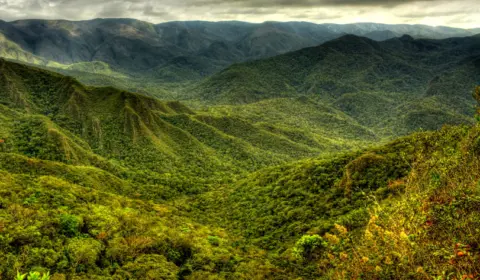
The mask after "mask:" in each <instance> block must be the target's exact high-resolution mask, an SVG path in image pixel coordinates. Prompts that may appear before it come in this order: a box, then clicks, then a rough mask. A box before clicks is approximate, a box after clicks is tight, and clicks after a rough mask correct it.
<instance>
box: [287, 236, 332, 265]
mask: <svg viewBox="0 0 480 280" xmlns="http://www.w3.org/2000/svg"><path fill="white" fill-rule="evenodd" d="M325 247H327V242H325V241H324V240H323V238H322V237H321V236H320V235H318V234H314V235H304V236H302V237H301V238H300V239H299V240H298V241H297V242H296V243H295V246H294V247H293V254H294V256H295V257H296V258H298V259H307V260H312V259H314V258H317V257H318V256H319V255H321V251H322V249H324V248H325Z"/></svg>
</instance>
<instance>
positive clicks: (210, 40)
mask: <svg viewBox="0 0 480 280" xmlns="http://www.w3.org/2000/svg"><path fill="white" fill-rule="evenodd" d="M478 32H480V31H479V30H478V29H477V30H466V29H458V28H450V27H431V26H425V25H387V24H375V23H357V24H345V25H340V24H314V23H308V22H264V23H260V24H254V23H246V22H236V21H230V22H202V21H187V22H166V23H161V24H152V23H148V22H143V21H139V20H134V19H94V20H88V21H65V20H20V21H13V22H4V21H0V34H1V35H0V55H1V56H3V57H7V58H11V59H16V60H20V61H23V62H30V63H34V64H37V65H44V66H49V67H54V68H58V69H63V70H70V71H81V72H87V73H95V74H108V75H110V76H111V74H112V73H115V74H116V76H117V77H120V76H122V75H129V76H133V77H139V76H141V77H143V78H145V77H148V78H149V79H153V80H158V81H162V82H172V81H173V82H178V81H186V80H198V79H200V78H202V77H204V76H207V75H210V74H212V73H215V72H217V71H219V70H221V69H223V68H225V67H227V66H229V65H231V64H232V63H238V62H242V61H248V60H255V59H261V58H267V57H271V56H275V55H279V54H283V53H286V52H290V51H296V50H299V49H302V48H306V47H312V46H316V45H319V44H321V43H324V42H326V41H329V40H332V39H335V38H338V37H341V36H343V35H345V34H354V35H358V36H364V37H368V38H371V39H374V40H387V39H391V38H393V37H398V36H402V35H403V34H408V35H410V36H412V37H414V38H431V39H444V38H449V37H466V36H471V35H474V34H476V33H478ZM98 62H101V63H105V64H102V65H101V66H102V67H101V68H100V69H98ZM79 63H80V65H77V64H79ZM85 63H96V66H95V65H94V66H92V65H85ZM94 80H98V78H97V79H94Z"/></svg>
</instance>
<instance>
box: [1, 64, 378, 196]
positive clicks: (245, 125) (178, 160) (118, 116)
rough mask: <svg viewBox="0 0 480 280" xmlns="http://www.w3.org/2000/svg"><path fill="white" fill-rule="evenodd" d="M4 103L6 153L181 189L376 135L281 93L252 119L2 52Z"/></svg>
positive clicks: (348, 146) (360, 143) (356, 143)
mask: <svg viewBox="0 0 480 280" xmlns="http://www.w3.org/2000/svg"><path fill="white" fill-rule="evenodd" d="M0 102H1V103H0V106H1V108H2V111H1V112H0V114H1V116H2V118H1V119H0V121H1V122H2V124H3V125H2V130H1V131H0V133H1V135H0V138H1V139H3V140H4V151H6V152H11V153H19V154H22V155H25V156H28V157H35V158H38V159H43V160H54V161H59V162H63V163H67V164H73V165H92V166H95V167H98V168H101V169H103V170H105V171H107V172H111V173H112V174H114V175H115V176H124V177H125V178H130V179H134V180H137V179H138V180H143V181H144V182H150V183H152V182H156V183H159V184H167V185H175V186H174V187H175V188H179V189H183V190H184V191H195V190H196V189H197V188H198V187H199V186H201V185H203V186H205V184H207V181H208V180H209V178H211V179H212V180H213V178H215V177H218V178H222V176H223V175H222V174H235V173H237V174H238V173H243V172H245V171H253V170H256V169H258V168H260V167H264V166H269V165H273V164H278V163H282V162H286V161H290V160H294V159H299V158H305V157H310V156H315V155H318V154H328V153H332V152H335V151H341V150H348V149H352V148H356V147H359V146H365V145H367V144H368V143H370V142H372V141H374V140H376V139H377V138H376V136H375V135H374V134H373V133H372V132H371V131H369V130H368V129H366V128H365V127H363V126H361V125H360V124H358V123H356V122H355V121H354V120H352V119H350V118H349V117H348V116H346V115H344V114H342V113H341V112H338V111H336V110H334V109H331V108H329V107H321V106H320V105H318V104H316V103H315V102H310V101H308V100H304V101H302V100H296V101H295V100H292V101H289V100H279V101H278V102H277V104H273V103H272V106H270V107H271V108H272V112H271V113H272V116H271V117H267V115H264V117H265V118H264V119H258V120H256V121H252V117H253V113H252V112H250V113H248V114H243V113H242V111H235V112H233V111H230V109H228V108H218V109H214V110H206V111H205V110H204V111H192V110H191V109H189V108H188V107H186V106H184V105H183V104H181V103H179V102H161V101H159V100H157V99H155V98H151V97H146V96H143V95H139V94H134V93H129V92H126V91H122V90H117V89H115V88H111V87H103V88H97V87H86V86H84V85H82V84H80V83H79V82H77V81H76V80H75V79H73V78H70V77H66V76H62V75H60V74H55V73H52V72H49V71H45V70H41V69H36V68H32V67H29V66H25V65H21V64H16V63H12V62H8V61H5V60H0ZM292 103H295V104H297V107H298V108H307V107H308V111H307V110H305V114H304V116H303V117H301V118H303V120H301V122H303V124H301V125H300V126H299V123H298V122H297V121H295V120H294V119H291V118H289V116H288V114H290V113H289V112H288V111H286V110H287V109H288V106H287V104H292ZM237 109H238V108H233V109H232V110H237ZM258 109H260V108H257V109H255V108H252V109H251V111H254V110H258ZM295 110H296V109H295V108H293V107H292V108H291V109H290V112H291V113H293V112H294V111H295ZM248 111H250V109H248ZM280 111H282V112H283V113H282V114H280V115H275V112H277V113H278V112H280ZM231 112H233V114H232V113H231ZM299 117H300V116H299ZM312 128H313V129H312ZM124 169H126V170H127V171H124ZM122 170H123V171H122ZM139 172H140V173H142V174H143V173H144V172H147V173H146V176H144V177H146V178H142V179H139V178H141V177H142V176H140V175H136V174H137V173H139ZM172 174H173V175H172ZM179 174H183V175H181V176H179ZM184 176H187V177H184ZM194 178H197V179H194ZM218 178H217V179H218ZM182 181H183V183H182ZM188 185H190V186H189V187H187V186H188ZM184 188H186V189H188V190H185V189H184ZM159 192H163V191H162V190H160V189H159ZM144 194H145V195H148V194H147V192H145V193H144ZM170 194H172V193H171V192H170ZM164 195H165V194H164ZM153 196H155V195H153Z"/></svg>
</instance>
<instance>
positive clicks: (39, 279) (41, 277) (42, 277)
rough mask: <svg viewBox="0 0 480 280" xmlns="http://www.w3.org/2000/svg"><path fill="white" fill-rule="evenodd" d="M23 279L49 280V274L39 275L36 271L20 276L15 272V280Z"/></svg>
mask: <svg viewBox="0 0 480 280" xmlns="http://www.w3.org/2000/svg"><path fill="white" fill-rule="evenodd" d="M25 277H27V280H50V273H49V272H47V273H43V274H41V273H40V272H36V271H30V273H28V275H27V274H26V273H25V274H21V273H20V272H17V276H16V277H15V280H24V279H25Z"/></svg>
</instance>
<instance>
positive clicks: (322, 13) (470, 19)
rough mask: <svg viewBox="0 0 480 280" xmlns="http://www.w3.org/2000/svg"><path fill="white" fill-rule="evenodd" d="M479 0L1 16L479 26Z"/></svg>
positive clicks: (116, 4)
mask: <svg viewBox="0 0 480 280" xmlns="http://www.w3.org/2000/svg"><path fill="white" fill-rule="evenodd" d="M477 2H478V0H173V1H172V0H103V1H100V0H0V19H3V20H15V19H25V18H45V19H59V18H62V19H69V20H83V19H91V18H95V17H108V18H114V17H129V18H137V19H141V20H145V21H150V22H155V23H156V22H162V21H169V20H211V21H218V20H243V21H253V22H262V21H269V20H277V21H289V20H303V21H313V22H326V21H329V22H335V23H347V22H362V21H369V22H383V23H422V24H429V25H442V24H443V25H446V24H448V25H453V26H459V27H470V28H471V27H478V25H477V24H476V21H478V18H479V17H480V11H479V5H478V3H477Z"/></svg>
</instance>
